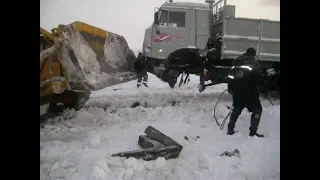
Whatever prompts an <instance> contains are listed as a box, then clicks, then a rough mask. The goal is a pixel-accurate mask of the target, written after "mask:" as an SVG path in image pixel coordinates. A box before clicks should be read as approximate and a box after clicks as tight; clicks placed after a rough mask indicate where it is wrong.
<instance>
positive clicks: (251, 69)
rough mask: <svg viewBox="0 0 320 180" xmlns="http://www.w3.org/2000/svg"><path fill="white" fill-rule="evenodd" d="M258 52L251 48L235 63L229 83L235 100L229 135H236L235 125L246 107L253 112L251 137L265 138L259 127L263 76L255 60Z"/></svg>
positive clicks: (229, 89) (229, 88) (230, 91)
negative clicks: (259, 89) (260, 93)
mask: <svg viewBox="0 0 320 180" xmlns="http://www.w3.org/2000/svg"><path fill="white" fill-rule="evenodd" d="M255 56H256V50H255V49H254V48H249V49H247V51H246V52H245V53H244V54H242V55H241V56H240V57H239V58H237V59H235V60H234V61H233V63H232V64H233V66H232V67H231V71H230V74H229V75H228V77H229V83H228V91H229V93H230V94H232V98H233V111H232V113H231V116H230V121H229V124H228V132H227V134H228V135H233V134H234V133H236V132H235V131H234V127H235V124H236V122H237V119H238V117H239V115H240V114H241V112H242V110H243V109H244V108H245V107H246V108H247V109H248V110H249V112H251V113H252V114H251V122H250V127H249V130H250V133H249V136H257V137H264V135H262V134H258V133H257V130H258V126H259V122H260V117H261V113H262V106H261V104H260V100H259V92H258V87H261V86H262V85H263V82H264V81H263V76H262V74H261V68H260V65H259V63H258V62H257V61H256V59H255Z"/></svg>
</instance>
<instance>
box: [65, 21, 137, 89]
mask: <svg viewBox="0 0 320 180" xmlns="http://www.w3.org/2000/svg"><path fill="white" fill-rule="evenodd" d="M61 31H62V33H63V35H64V37H65V39H66V40H67V41H66V42H65V43H64V44H63V47H62V49H61V56H62V57H61V63H62V65H63V66H64V67H65V68H66V69H67V71H68V76H69V77H70V78H69V79H70V81H71V83H74V84H77V83H79V82H86V84H87V85H88V87H89V88H90V89H91V90H99V89H102V88H105V87H108V86H111V85H116V84H119V83H123V82H128V81H130V80H133V79H136V78H137V75H136V72H135V70H134V69H133V63H134V61H135V60H136V57H135V55H134V53H133V51H132V50H131V49H130V48H129V46H128V44H127V42H126V40H125V39H124V37H122V36H120V35H118V34H114V33H111V32H108V31H105V30H102V29H100V28H97V27H94V26H91V25H88V24H85V23H82V22H74V23H72V24H69V25H66V26H64V27H62V28H61ZM71 77H72V78H71ZM71 86H72V85H71Z"/></svg>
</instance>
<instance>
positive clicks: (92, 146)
mask: <svg viewBox="0 0 320 180" xmlns="http://www.w3.org/2000/svg"><path fill="white" fill-rule="evenodd" d="M198 82H199V81H198V77H196V76H191V81H190V83H189V84H186V85H182V87H180V88H176V89H174V90H172V89H170V88H169V85H168V84H166V83H163V82H161V81H160V80H159V79H157V78H156V77H155V76H153V75H149V85H150V87H149V88H144V87H143V88H139V89H137V88H136V81H131V82H128V83H124V84H120V85H116V86H112V87H108V88H105V89H103V90H100V91H97V92H93V93H92V95H91V98H90V100H89V101H88V102H87V104H86V107H85V108H83V109H81V110H79V111H77V112H75V111H73V110H68V111H65V112H64V114H63V115H62V116H60V117H56V118H55V119H51V120H49V121H48V122H47V123H46V124H45V125H43V126H42V127H41V128H40V179H43V180H45V179H46V180H47V179H48V180H49V179H50V180H51V179H68V180H85V179H90V180H120V179H121V180H122V179H123V180H164V179H168V180H260V179H261V180H262V179H264V180H275V179H280V102H279V101H278V100H273V102H274V104H275V105H274V106H272V105H271V104H270V103H269V101H267V100H264V99H263V98H261V103H262V106H263V115H262V117H261V123H260V126H259V132H260V133H262V134H264V135H265V136H266V137H265V138H261V139H258V138H252V137H249V136H248V134H249V129H248V127H249V124H250V114H249V113H248V112H247V111H246V110H244V111H243V113H242V114H241V116H240V118H239V120H238V122H237V124H236V129H237V130H239V133H237V134H235V135H234V136H227V135H226V127H227V123H228V121H227V123H226V126H225V128H224V129H223V130H220V129H219V127H217V125H216V123H215V121H214V120H213V107H214V105H215V103H216V101H217V99H218V97H219V96H220V94H221V92H222V91H224V90H225V89H226V85H225V84H223V85H218V86H215V87H208V88H207V89H206V90H205V91H204V92H202V93H199V92H198V89H197V84H198ZM136 101H139V102H140V104H142V105H143V106H138V107H136V108H131V107H130V106H131V105H132V104H133V103H134V102H136ZM231 103H232V102H231V96H230V95H229V94H228V93H225V94H224V95H223V96H222V98H221V101H220V102H219V104H218V106H217V111H216V113H217V117H218V119H219V120H220V122H221V121H222V119H223V118H224V117H225V116H226V115H227V114H228V112H229V109H228V108H227V106H231ZM149 125H151V126H153V127H155V128H157V129H158V130H160V131H162V132H163V133H165V134H166V135H168V136H169V137H171V138H172V139H174V140H176V141H177V142H179V143H180V144H181V145H183V149H182V151H181V153H180V156H179V158H177V159H170V160H164V159H163V158H158V159H157V160H155V161H148V162H146V161H143V160H137V159H134V158H129V159H124V158H115V157H111V154H113V153H118V152H122V151H129V150H137V149H140V147H139V146H138V136H139V135H142V134H144V130H145V128H146V127H147V126H149ZM185 136H186V137H188V139H189V140H186V139H185V138H184V137H185ZM197 136H199V137H200V138H198V139H197V140H195V138H196V137H197ZM236 148H237V149H239V150H240V157H239V158H238V157H235V156H233V157H226V156H220V154H221V153H223V152H224V151H233V150H234V149H236Z"/></svg>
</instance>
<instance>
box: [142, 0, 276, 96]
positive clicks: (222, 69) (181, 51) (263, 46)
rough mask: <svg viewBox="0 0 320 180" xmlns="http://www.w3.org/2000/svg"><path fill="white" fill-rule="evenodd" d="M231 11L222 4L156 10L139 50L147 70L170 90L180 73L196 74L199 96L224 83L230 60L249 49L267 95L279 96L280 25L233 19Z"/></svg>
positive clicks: (166, 6) (168, 4) (180, 4)
mask: <svg viewBox="0 0 320 180" xmlns="http://www.w3.org/2000/svg"><path fill="white" fill-rule="evenodd" d="M235 8H236V7H235V6H234V5H228V4H227V0H219V1H217V2H215V1H214V0H205V3H184V2H172V1H169V2H166V3H164V4H163V5H162V6H161V7H159V8H155V13H154V21H153V23H152V24H151V25H150V26H149V27H148V28H147V29H146V30H145V34H144V41H143V48H142V54H143V56H144V57H145V64H146V67H148V71H149V72H150V73H152V74H155V75H156V76H157V77H158V78H160V79H161V80H163V81H165V82H168V84H169V85H170V87H171V88H174V86H175V84H176V83H177V78H178V77H179V75H180V74H188V75H189V74H196V75H198V76H199V77H200V83H199V91H200V92H202V91H203V90H204V89H205V88H206V87H207V86H211V85H216V84H220V83H226V82H228V76H227V75H228V72H229V70H230V68H231V66H232V62H233V60H234V59H235V58H237V57H239V56H240V55H241V54H243V53H244V52H245V51H246V49H248V48H250V47H251V48H254V49H256V51H257V55H256V59H257V60H258V61H259V63H260V66H261V69H262V72H263V76H264V78H265V85H266V90H267V92H270V91H278V92H279V90H280V21H272V20H266V19H251V18H240V17H236V16H235V10H236V9H235ZM181 78H183V76H181ZM181 80H182V79H181ZM208 81H211V83H206V82H208ZM180 82H181V81H180ZM184 82H186V81H184Z"/></svg>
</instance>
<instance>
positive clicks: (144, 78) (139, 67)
mask: <svg viewBox="0 0 320 180" xmlns="http://www.w3.org/2000/svg"><path fill="white" fill-rule="evenodd" d="M143 61H144V56H143V55H142V53H141V52H139V54H138V57H137V60H136V62H135V63H134V68H135V69H136V71H137V73H138V77H139V79H138V81H137V88H139V87H140V86H141V82H142V83H143V85H144V86H145V87H149V86H148V85H147V82H148V73H147V69H146V66H145V65H144V64H143Z"/></svg>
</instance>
